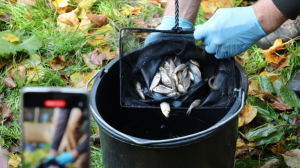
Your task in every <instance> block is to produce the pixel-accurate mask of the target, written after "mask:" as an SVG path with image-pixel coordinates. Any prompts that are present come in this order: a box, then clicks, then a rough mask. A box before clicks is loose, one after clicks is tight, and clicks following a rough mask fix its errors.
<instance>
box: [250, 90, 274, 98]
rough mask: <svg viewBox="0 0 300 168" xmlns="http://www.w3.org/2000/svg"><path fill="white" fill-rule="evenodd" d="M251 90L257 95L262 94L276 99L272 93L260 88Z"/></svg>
mask: <svg viewBox="0 0 300 168" xmlns="http://www.w3.org/2000/svg"><path fill="white" fill-rule="evenodd" d="M253 92H255V93H256V94H257V95H263V96H264V97H267V98H269V99H273V100H277V98H276V97H275V96H274V95H272V93H269V92H266V91H262V90H253Z"/></svg>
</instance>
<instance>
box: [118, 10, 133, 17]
mask: <svg viewBox="0 0 300 168" xmlns="http://www.w3.org/2000/svg"><path fill="white" fill-rule="evenodd" d="M120 13H122V14H124V15H126V16H129V15H131V11H130V10H128V9H123V10H120Z"/></svg>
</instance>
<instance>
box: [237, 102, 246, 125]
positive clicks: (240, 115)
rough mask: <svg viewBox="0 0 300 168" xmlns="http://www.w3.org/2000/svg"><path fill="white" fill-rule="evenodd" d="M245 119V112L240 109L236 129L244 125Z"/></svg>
mask: <svg viewBox="0 0 300 168" xmlns="http://www.w3.org/2000/svg"><path fill="white" fill-rule="evenodd" d="M245 118H246V110H245V107H244V108H243V109H242V111H241V112H240V113H239V121H238V123H239V124H238V127H241V126H243V125H244V122H245Z"/></svg>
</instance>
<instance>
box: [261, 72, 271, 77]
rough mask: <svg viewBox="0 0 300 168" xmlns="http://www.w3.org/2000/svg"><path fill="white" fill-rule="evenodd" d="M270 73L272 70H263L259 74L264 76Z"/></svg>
mask: <svg viewBox="0 0 300 168" xmlns="http://www.w3.org/2000/svg"><path fill="white" fill-rule="evenodd" d="M269 74H270V72H267V71H263V72H261V73H260V74H259V76H263V75H269Z"/></svg>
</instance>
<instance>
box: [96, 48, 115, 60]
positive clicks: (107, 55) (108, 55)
mask: <svg viewBox="0 0 300 168" xmlns="http://www.w3.org/2000/svg"><path fill="white" fill-rule="evenodd" d="M99 53H100V54H99V55H100V56H101V57H102V60H111V59H114V58H116V57H117V56H118V54H116V52H114V51H110V47H105V48H103V49H102V48H99Z"/></svg>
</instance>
